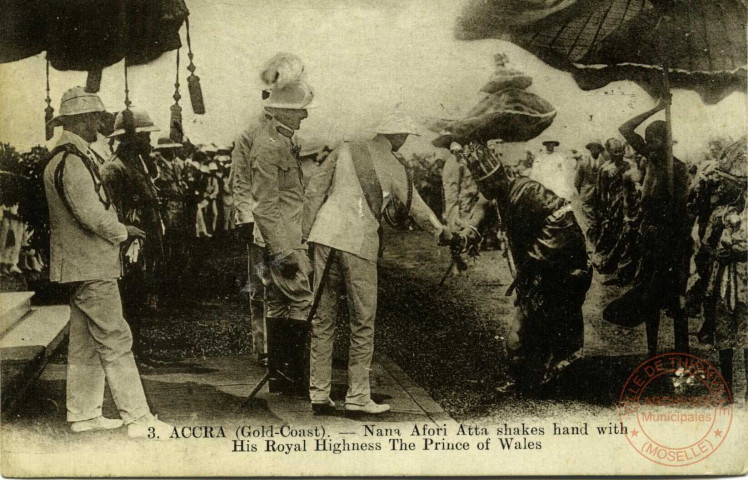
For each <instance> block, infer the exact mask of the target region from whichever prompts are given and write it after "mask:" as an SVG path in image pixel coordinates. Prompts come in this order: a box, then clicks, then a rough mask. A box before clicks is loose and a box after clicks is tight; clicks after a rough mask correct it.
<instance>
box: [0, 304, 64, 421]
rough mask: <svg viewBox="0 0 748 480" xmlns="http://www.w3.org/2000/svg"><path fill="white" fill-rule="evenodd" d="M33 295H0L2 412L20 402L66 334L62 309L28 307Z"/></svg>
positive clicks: (0, 386) (0, 387)
mask: <svg viewBox="0 0 748 480" xmlns="http://www.w3.org/2000/svg"><path fill="white" fill-rule="evenodd" d="M33 296H34V292H15V293H2V294H0V389H1V390H2V393H3V395H2V408H3V412H4V413H5V412H7V411H10V410H12V409H13V407H14V406H15V405H16V404H17V403H18V402H19V401H20V400H21V399H22V398H23V396H24V393H25V392H26V390H27V389H28V387H29V386H30V385H31V384H32V383H33V382H34V381H35V380H36V379H37V378H38V377H39V375H40V374H41V373H42V371H43V370H44V367H45V366H46V365H47V360H48V359H49V357H50V356H51V355H52V353H53V352H54V351H55V349H56V348H57V347H58V346H59V344H60V342H61V341H62V339H63V338H64V337H65V335H66V333H67V326H68V323H69V322H70V308H69V307H68V306H66V305H53V306H46V307H32V306H31V298H32V297H33Z"/></svg>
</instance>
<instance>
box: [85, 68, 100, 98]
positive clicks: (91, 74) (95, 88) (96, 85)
mask: <svg viewBox="0 0 748 480" xmlns="http://www.w3.org/2000/svg"><path fill="white" fill-rule="evenodd" d="M100 88H101V68H96V69H94V70H89V71H88V76H87V77H86V91H87V92H88V93H99V89H100Z"/></svg>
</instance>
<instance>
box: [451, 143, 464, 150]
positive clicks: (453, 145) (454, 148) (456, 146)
mask: <svg viewBox="0 0 748 480" xmlns="http://www.w3.org/2000/svg"><path fill="white" fill-rule="evenodd" d="M449 151H450V152H461V151H462V145H460V144H459V143H457V142H452V145H450V146H449Z"/></svg>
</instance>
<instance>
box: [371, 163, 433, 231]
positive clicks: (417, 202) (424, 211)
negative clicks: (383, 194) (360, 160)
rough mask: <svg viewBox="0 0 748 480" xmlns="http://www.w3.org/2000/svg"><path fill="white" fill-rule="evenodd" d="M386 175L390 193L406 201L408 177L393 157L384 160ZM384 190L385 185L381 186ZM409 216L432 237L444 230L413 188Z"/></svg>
mask: <svg viewBox="0 0 748 480" xmlns="http://www.w3.org/2000/svg"><path fill="white" fill-rule="evenodd" d="M386 162H387V165H386V167H387V170H386V175H387V176H388V177H389V178H388V180H389V183H390V188H391V190H392V193H393V194H394V195H395V196H396V197H397V198H398V199H399V200H400V201H401V202H403V203H405V202H407V200H408V177H407V175H406V174H405V167H404V166H403V165H402V164H401V163H400V162H398V161H397V160H396V159H395V157H393V156H390V158H388V159H386ZM382 187H383V189H385V185H384V184H383V185H382ZM410 215H411V216H412V217H413V219H414V220H415V221H416V223H417V224H418V226H419V227H421V228H423V229H424V230H426V231H427V232H429V233H431V234H432V235H434V236H438V235H440V234H441V233H442V231H444V230H446V228H445V227H444V225H442V223H441V222H440V221H439V219H438V218H437V216H436V215H435V214H434V212H433V211H431V209H430V208H429V206H428V205H426V202H424V201H423V199H422V198H421V195H419V193H418V191H417V190H416V189H415V188H413V203H412V204H411V207H410Z"/></svg>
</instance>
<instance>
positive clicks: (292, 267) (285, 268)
mask: <svg viewBox="0 0 748 480" xmlns="http://www.w3.org/2000/svg"><path fill="white" fill-rule="evenodd" d="M278 268H279V270H280V273H281V275H283V277H284V278H293V277H295V276H296V274H297V273H298V272H299V270H301V269H300V268H299V262H298V260H297V259H296V255H295V253H294V252H291V254H289V255H287V256H285V257H283V258H281V259H279V260H278Z"/></svg>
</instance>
